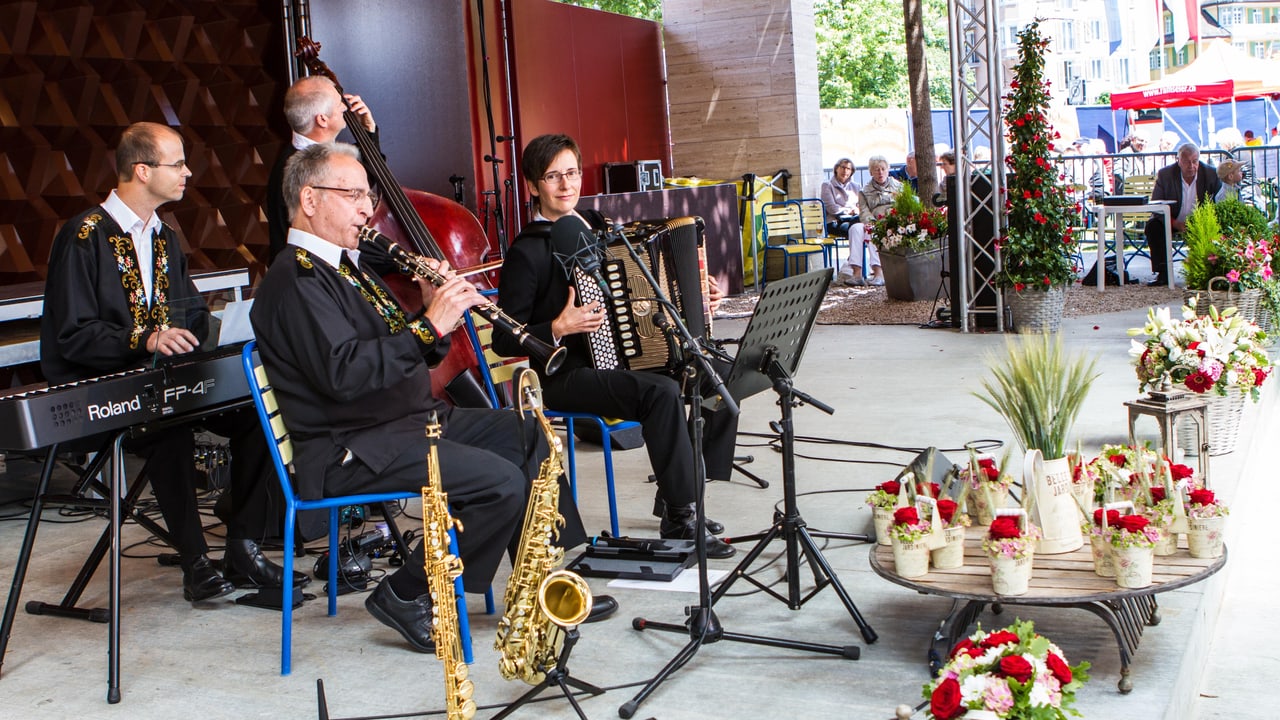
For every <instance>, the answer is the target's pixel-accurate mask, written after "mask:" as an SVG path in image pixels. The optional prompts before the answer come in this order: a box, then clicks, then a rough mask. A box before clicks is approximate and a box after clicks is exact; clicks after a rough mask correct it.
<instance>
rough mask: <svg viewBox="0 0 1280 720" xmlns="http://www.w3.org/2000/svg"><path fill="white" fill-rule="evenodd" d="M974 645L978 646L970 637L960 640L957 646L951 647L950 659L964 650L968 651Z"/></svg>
mask: <svg viewBox="0 0 1280 720" xmlns="http://www.w3.org/2000/svg"><path fill="white" fill-rule="evenodd" d="M973 647H977V646H976V645H974V644H973V641H972V640H970V639H969V638H965V639H963V640H961V641H960V642H958V643H956V646H955V647H953V648H951V654H950V655H948V656H947V659H948V660H950V659H952V658H954V657H956V656H958V655H959V654H960V653H962V652H967V651H968V650H969V649H970V648H973Z"/></svg>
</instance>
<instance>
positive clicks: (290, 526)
mask: <svg viewBox="0 0 1280 720" xmlns="http://www.w3.org/2000/svg"><path fill="white" fill-rule="evenodd" d="M257 346H258V342H257V341H256V340H251V341H249V343H247V344H246V345H245V346H244V350H243V352H242V353H241V360H242V362H243V364H244V374H245V379H246V380H247V381H248V383H249V394H250V395H251V396H252V397H253V405H254V407H255V408H257V410H258V420H259V421H260V422H261V424H262V432H263V433H265V434H266V436H267V448H268V450H269V451H270V454H271V464H272V465H273V466H274V467H275V471H276V478H277V479H278V480H279V481H280V486H281V488H282V489H283V490H284V499H285V514H284V547H285V549H286V552H285V553H284V561H283V563H282V564H283V565H284V577H286V578H291V577H293V548H294V547H295V545H294V542H295V534H296V528H297V523H298V513H299V512H301V511H304V510H328V511H329V578H330V582H329V614H330V615H337V614H338V583H337V582H336V578H337V577H338V527H339V526H340V525H341V523H340V522H338V511H339V510H340V509H341V508H343V507H346V506H348V505H369V504H374V503H388V502H395V501H399V500H410V499H413V498H418V497H421V495H420V493H416V492H394V493H365V494H363V495H340V496H337V497H327V498H322V499H319V500H307V499H303V498H301V497H299V496H298V493H297V492H296V491H295V490H294V488H293V482H292V479H291V477H290V475H291V473H292V463H293V442H292V441H291V440H290V439H289V429H288V428H287V427H286V426H285V422H284V417H283V416H282V415H281V414H280V407H279V405H278V404H277V403H276V398H275V392H274V390H273V389H272V387H271V383H270V382H269V381H268V379H267V371H266V369H265V368H263V367H262V361H261V360H260V359H259V358H258V354H257ZM387 517H390V514H388V515H387ZM396 534H397V535H399V533H398V532H397V533H396ZM397 542H400V543H402V542H403V540H402V539H400V538H397ZM449 547H450V550H451V551H452V552H453V553H454V554H455V555H456V554H457V553H458V539H457V536H456V535H455V534H454V532H453V530H452V529H450V530H449ZM401 550H402V551H403V550H404V548H403V545H402V547H401ZM405 556H406V557H407V553H405ZM454 593H455V595H456V596H457V603H458V634H459V635H460V636H461V639H462V648H463V654H464V655H465V660H466V661H467V662H468V663H470V662H471V657H472V654H471V628H470V622H469V620H468V616H467V603H466V596H465V595H464V594H463V588H462V578H461V577H458V578H455V579H454ZM492 593H493V591H492V589H490V591H489V592H488V593H487V594H486V596H485V600H486V606H487V609H488V612H490V613H492V612H493V610H492V603H493V599H492V597H493V596H492ZM286 604H288V607H286V608H284V610H283V611H281V613H280V617H281V621H280V674H281V675H288V674H289V673H290V671H291V670H292V665H293V603H292V602H289V600H286Z"/></svg>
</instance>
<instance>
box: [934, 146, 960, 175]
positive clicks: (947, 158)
mask: <svg viewBox="0 0 1280 720" xmlns="http://www.w3.org/2000/svg"><path fill="white" fill-rule="evenodd" d="M938 169H939V170H942V174H943V175H944V176H945V175H955V174H956V151H955V150H944V151H943V152H941V153H938Z"/></svg>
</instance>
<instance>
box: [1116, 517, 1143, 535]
mask: <svg viewBox="0 0 1280 720" xmlns="http://www.w3.org/2000/svg"><path fill="white" fill-rule="evenodd" d="M1107 519H1108V520H1110V519H1111V518H1107ZM1150 523H1151V521H1150V520H1148V519H1147V518H1146V517H1145V516H1143V515H1122V516H1120V519H1119V520H1116V526H1117V527H1119V528H1120V529H1122V530H1128V531H1129V532H1135V533H1136V532H1142V529H1143V528H1145V527H1146V526H1147V525H1148V524H1150Z"/></svg>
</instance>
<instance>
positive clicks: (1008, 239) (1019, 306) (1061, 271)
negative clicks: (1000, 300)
mask: <svg viewBox="0 0 1280 720" xmlns="http://www.w3.org/2000/svg"><path fill="white" fill-rule="evenodd" d="M1048 48H1049V40H1048V39H1047V38H1045V37H1044V36H1043V35H1041V34H1040V25H1039V22H1033V23H1031V24H1030V25H1028V26H1027V27H1026V28H1025V29H1023V30H1022V31H1021V32H1019V33H1018V64H1017V66H1015V67H1014V79H1013V80H1012V81H1011V82H1010V86H1011V87H1012V88H1013V89H1012V92H1010V93H1009V95H1008V96H1006V98H1005V105H1004V123H1005V128H1006V130H1005V137H1006V140H1007V150H1008V156H1007V157H1006V158H1005V164H1006V165H1007V167H1008V168H1009V173H1010V174H1009V176H1008V188H1007V189H1008V197H1007V198H1006V202H1005V208H1006V210H1007V212H1008V228H1007V230H1006V232H1005V234H1004V237H1002V238H999V239H998V240H997V244H996V247H997V249H998V255H999V260H1000V269H999V273H998V276H997V278H998V282H999V284H1000V286H1001V287H1002V288H1003V289H1004V290H1005V291H1006V293H1005V300H1006V302H1007V303H1008V304H1009V307H1010V310H1011V311H1012V314H1013V326H1014V328H1016V329H1017V330H1019V331H1032V332H1037V331H1041V330H1049V331H1055V330H1057V329H1058V327H1059V325H1060V324H1061V322H1062V308H1063V303H1064V302H1065V299H1066V294H1065V288H1066V286H1067V284H1068V283H1071V282H1073V281H1074V280H1075V268H1074V267H1073V265H1072V262H1071V247H1072V245H1073V244H1074V242H1075V238H1074V237H1073V235H1072V230H1071V228H1072V225H1073V223H1074V221H1075V218H1076V217H1078V216H1079V212H1080V208H1079V205H1078V204H1077V203H1076V202H1075V201H1073V200H1072V199H1071V198H1070V197H1069V196H1068V194H1067V188H1066V187H1065V186H1064V185H1063V184H1062V183H1061V182H1060V181H1059V178H1058V171H1057V169H1056V167H1057V166H1056V165H1055V164H1054V162H1053V160H1052V158H1051V155H1050V154H1051V153H1053V152H1054V140H1056V139H1058V137H1059V134H1058V133H1057V132H1056V131H1054V129H1053V126H1052V125H1050V124H1049V116H1048V110H1049V101H1050V93H1049V83H1048V81H1047V80H1045V79H1044V63H1045V59H1044V56H1045V53H1046V52H1048ZM1008 291H1012V292H1008Z"/></svg>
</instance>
